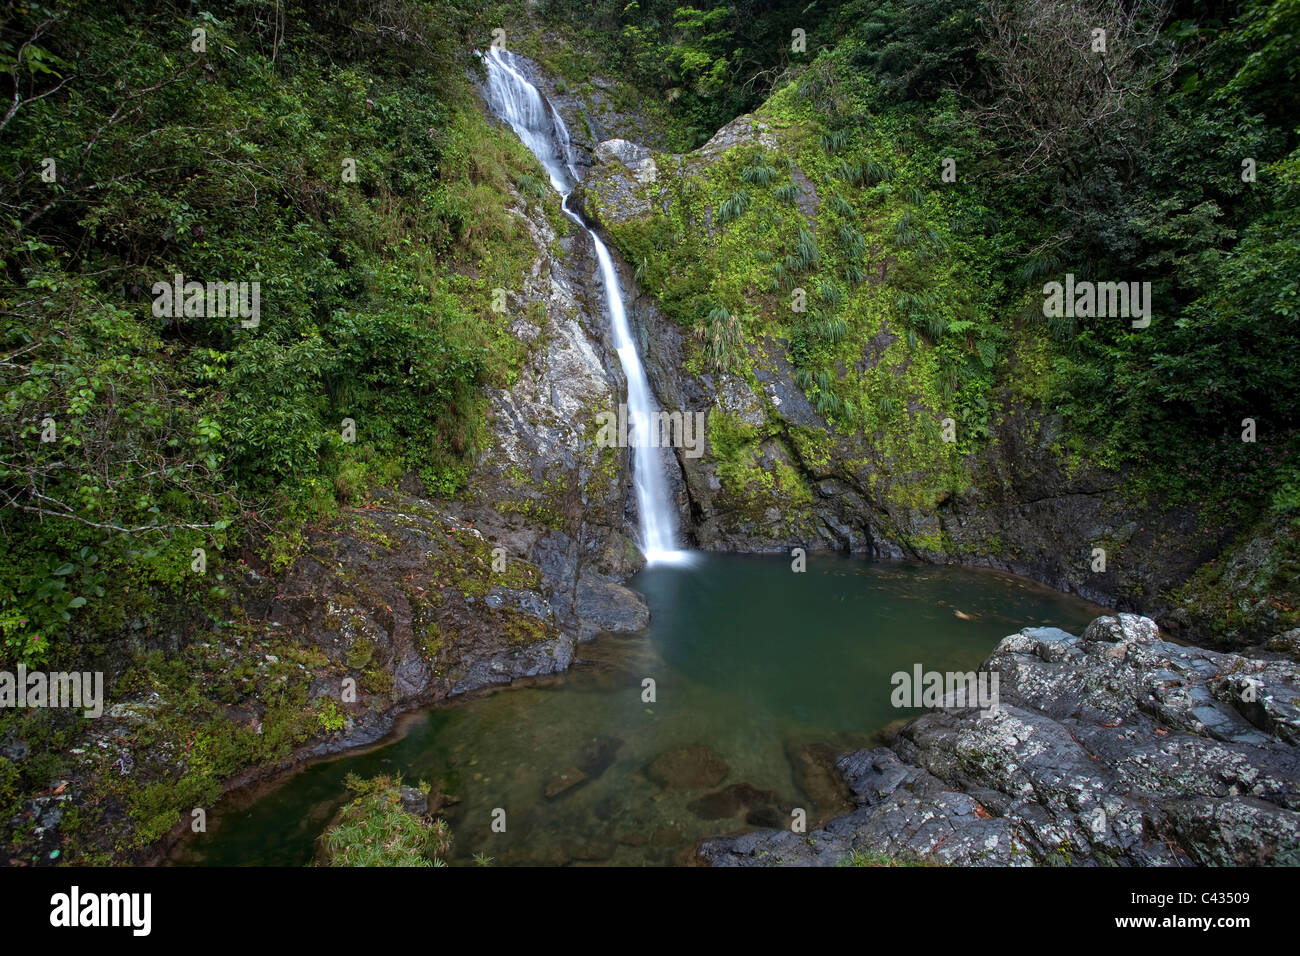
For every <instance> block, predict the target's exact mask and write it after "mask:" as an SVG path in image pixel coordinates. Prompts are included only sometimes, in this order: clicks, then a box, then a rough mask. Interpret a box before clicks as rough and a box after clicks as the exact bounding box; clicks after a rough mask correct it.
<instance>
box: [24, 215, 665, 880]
mask: <svg viewBox="0 0 1300 956" xmlns="http://www.w3.org/2000/svg"><path fill="white" fill-rule="evenodd" d="M515 199H516V206H515V208H514V212H515V214H516V215H517V216H518V217H519V219H520V221H521V223H522V224H523V225H524V226H525V228H527V230H528V232H529V235H530V236H531V237H532V240H533V244H534V248H535V256H534V258H533V260H532V263H531V265H530V267H529V269H528V273H527V275H526V276H525V277H524V282H523V285H522V289H521V291H520V292H519V294H518V296H517V297H515V298H514V299H512V300H511V301H510V302H509V303H508V307H509V309H510V311H511V314H513V315H515V316H516V319H515V322H514V325H513V327H512V329H511V331H512V333H513V334H514V335H515V336H516V337H517V338H518V339H519V340H520V341H522V342H524V343H526V344H527V346H528V349H529V351H528V354H527V357H526V358H525V360H524V361H523V362H522V365H521V367H520V368H519V371H518V375H517V377H516V379H515V380H514V381H513V382H511V383H509V384H508V385H507V386H505V387H500V388H495V389H493V390H492V391H491V393H490V395H489V400H490V407H491V412H490V421H489V441H488V442H487V445H486V447H485V448H484V450H483V451H482V452H481V453H480V454H479V456H478V458H477V460H476V462H475V465H474V468H473V471H472V474H471V476H470V480H469V484H468V488H467V490H466V491H465V493H464V494H462V495H460V496H458V497H457V498H456V499H455V500H433V499H432V498H431V497H430V496H429V494H428V492H427V490H426V489H425V488H423V486H421V485H420V483H419V482H418V481H417V480H415V479H414V478H408V479H407V483H406V484H405V486H404V487H403V488H402V489H401V490H396V491H374V492H372V493H371V494H370V495H369V496H368V497H367V499H366V500H365V501H364V502H361V503H358V504H357V505H356V506H354V507H350V508H345V509H343V511H342V513H341V514H339V515H338V516H337V518H335V519H333V520H331V521H328V522H326V523H323V524H322V525H320V526H317V527H314V528H310V529H305V534H304V546H303V548H302V551H301V553H300V555H299V556H298V558H297V559H296V560H295V561H294V562H293V563H292V565H291V566H290V567H288V568H287V569H286V570H285V571H284V572H283V573H281V574H276V575H271V574H270V573H268V571H267V569H266V568H265V567H263V566H261V563H260V562H259V561H258V560H257V559H256V558H254V557H253V556H251V555H250V556H249V558H250V559H252V560H251V561H250V566H248V567H246V568H245V569H244V570H243V573H242V579H241V580H239V581H238V582H233V583H235V584H236V587H234V588H233V589H232V599H231V602H230V606H228V607H225V608H221V609H216V608H210V609H207V610H208V611H209V612H210V613H211V614H212V618H211V619H210V620H208V619H205V618H204V617H203V611H204V609H203V608H201V607H199V606H197V605H196V606H195V607H194V608H191V609H189V610H190V611H192V613H189V614H188V616H187V617H185V619H184V620H182V619H180V618H181V617H184V615H180V614H179V613H178V615H177V620H161V619H160V620H156V621H150V622H145V621H141V622H138V624H133V625H132V626H131V627H129V628H128V629H127V630H126V631H124V632H123V633H122V634H120V635H115V636H110V637H109V639H108V640H107V641H106V642H105V646H104V652H103V654H102V655H101V656H102V661H101V662H100V663H98V664H97V665H96V666H100V667H103V669H104V670H105V671H106V672H107V673H106V683H107V685H108V686H109V687H114V686H117V688H118V689H117V692H116V693H114V694H113V696H112V699H111V700H110V701H109V702H108V704H109V707H108V711H107V713H106V717H105V720H104V722H103V723H100V724H87V725H85V726H84V727H83V728H81V729H79V730H77V731H76V732H75V733H69V738H68V739H69V741H70V743H69V745H68V747H69V749H70V754H69V755H68V756H69V759H68V760H67V764H68V766H69V767H70V770H69V771H68V773H67V775H66V776H65V777H64V778H62V779H60V780H57V781H55V782H54V784H52V785H51V787H50V792H47V793H44V794H41V795H37V796H34V797H33V798H32V799H30V800H28V801H26V803H25V804H24V807H23V812H22V813H21V814H20V815H19V816H18V817H16V818H15V819H14V820H12V821H8V822H9V824H10V827H11V829H12V830H14V832H18V831H21V832H23V833H24V834H25V836H23V837H21V838H17V839H15V841H14V845H15V846H19V845H21V846H22V847H23V850H22V852H23V854H24V855H30V857H31V859H32V860H51V859H55V857H56V856H57V855H58V854H59V853H60V852H62V853H63V854H64V857H63V858H64V859H72V860H76V859H79V858H84V855H94V856H98V855H99V854H108V855H110V856H111V857H112V858H116V859H132V860H135V861H137V862H138V861H141V860H147V859H156V858H157V856H158V854H159V853H161V852H164V851H166V850H167V848H168V846H169V844H170V843H171V841H173V840H175V839H177V838H179V837H180V836H181V835H183V833H184V832H188V821H189V819H190V817H189V814H190V813H191V809H192V808H194V807H211V805H212V803H213V802H214V801H215V799H216V797H217V796H218V795H219V794H220V792H221V791H222V790H224V789H230V788H232V787H237V786H240V785H243V784H246V783H249V782H252V781H254V780H256V779H258V778H259V777H262V776H265V775H267V774H269V773H273V772H275V771H276V770H279V769H282V768H284V767H286V766H289V765H291V764H294V763H297V762H300V761H302V760H305V759H310V758H313V757H318V756H323V755H327V754H330V753H335V752H338V751H341V750H344V749H347V748H350V747H356V746H360V745H364V744H368V743H371V742H373V741H375V740H378V739H379V738H380V737H382V736H384V735H385V734H386V733H388V732H389V731H391V730H392V728H393V726H394V721H395V718H396V717H397V716H398V715H399V714H401V713H403V712H405V711H409V710H412V709H414V708H416V707H419V706H423V705H427V704H430V703H433V702H436V701H438V700H441V699H444V698H446V697H449V696H454V695H458V694H462V693H466V692H470V691H474V690H477V689H481V688H485V687H488V686H491V685H494V684H501V683H506V682H509V681H512V680H515V679H519V678H527V677H539V676H543V675H547V674H552V673H555V672H558V671H562V670H564V669H566V668H568V667H569V666H570V664H571V662H572V660H573V658H574V656H575V648H576V646H577V644H578V643H579V642H580V641H583V640H588V639H590V638H592V637H594V636H595V635H597V634H599V633H603V632H630V631H638V630H640V629H642V628H644V627H645V626H646V624H647V623H648V621H649V610H648V609H647V607H646V604H645V601H644V599H643V598H642V597H641V596H640V595H639V594H637V593H635V592H633V591H631V590H629V589H628V588H626V587H624V586H623V584H622V582H623V581H624V580H625V579H626V578H627V577H628V576H630V575H631V574H632V573H634V572H635V571H636V570H638V569H639V568H640V566H641V565H642V563H643V559H642V557H641V555H640V551H639V550H638V548H637V547H636V545H635V543H634V541H633V538H632V535H633V534H634V533H635V532H634V530H633V529H634V528H635V520H634V517H633V516H632V515H631V513H630V507H631V506H630V501H631V499H632V498H633V497H634V496H633V495H632V492H631V485H630V462H629V458H628V454H627V450H625V449H614V448H601V447H599V446H598V445H597V444H596V442H595V440H594V433H595V430H596V425H595V423H596V413H597V412H598V411H603V410H611V409H616V408H617V407H618V404H619V401H620V400H621V399H620V397H621V396H622V395H623V394H624V391H625V383H624V382H623V378H622V372H621V369H620V366H619V363H618V359H617V356H616V355H615V354H614V352H613V350H612V348H611V346H610V344H609V334H608V330H607V327H606V318H605V315H604V311H603V299H602V293H601V286H600V282H599V278H598V275H597V263H596V261H595V257H594V254H593V251H592V249H591V248H590V239H589V238H588V237H587V235H586V233H585V232H581V231H579V230H576V229H575V230H573V231H572V232H571V233H570V234H568V235H557V233H556V230H555V227H554V225H553V222H555V221H559V220H560V218H561V217H558V216H555V215H551V216H547V215H546V214H545V212H544V211H543V210H539V209H538V208H537V207H536V205H535V204H534V205H530V204H529V203H527V202H525V201H524V200H523V199H522V198H521V197H519V196H516V197H515ZM554 201H556V202H558V198H556V199H555V200H554ZM554 212H555V211H554V210H552V213H554ZM258 567H260V570H258V569H257V568H258ZM141 650H144V651H155V652H163V653H165V654H166V656H167V658H168V659H169V660H172V661H176V662H178V665H177V666H176V667H175V668H162V667H157V666H153V665H151V667H150V669H149V670H147V671H145V672H141V673H138V674H136V673H133V672H132V670H131V668H132V667H133V666H134V665H133V660H134V659H135V657H136V655H137V653H138V652H140V651H141ZM36 732H38V730H37V728H35V727H33V728H32V733H33V734H35V733H36ZM39 732H40V733H48V730H40V731H39ZM196 737H197V738H199V739H201V740H205V741H206V740H222V741H225V742H226V744H224V745H223V748H224V749H223V750H222V753H221V756H220V759H219V760H215V759H211V758H209V759H207V760H206V762H205V761H196V760H195V759H194V757H193V756H192V755H191V748H192V747H193V746H194V741H195V739H196ZM32 739H33V740H34V739H35V737H34V736H33V738H32ZM34 746H36V745H35V744H34V743H32V742H31V741H29V740H28V739H25V738H19V737H12V738H6V739H5V740H0V753H3V754H4V755H6V756H7V757H10V756H11V755H12V756H13V757H14V758H15V759H17V758H26V756H27V755H28V754H29V752H30V751H31V750H32V749H33V747H34ZM73 808H75V809H77V810H79V811H80V813H79V814H78V819H79V825H78V829H77V830H76V831H73V832H68V831H67V830H66V827H65V824H64V818H65V813H66V811H68V810H69V809H73ZM51 853H54V854H55V856H51V855H50V854H51Z"/></svg>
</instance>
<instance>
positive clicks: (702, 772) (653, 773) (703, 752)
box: [646, 744, 727, 790]
mask: <svg viewBox="0 0 1300 956" xmlns="http://www.w3.org/2000/svg"><path fill="white" fill-rule="evenodd" d="M646 776H648V777H649V778H650V779H651V780H653V781H654V782H655V783H657V784H659V786H661V787H672V788H677V789H683V790H697V789H703V788H704V787H714V786H717V785H718V784H719V783H721V782H722V780H723V778H725V777H726V776H727V763H726V761H725V760H723V759H722V757H721V756H719V754H718V752H717V751H716V750H714V749H713V748H712V747H709V746H707V745H706V744H692V745H691V746H689V747H678V748H677V749H676V750H669V751H665V752H664V753H661V754H660V755H659V756H657V757H655V759H654V760H652V761H651V762H650V766H649V767H647V768H646Z"/></svg>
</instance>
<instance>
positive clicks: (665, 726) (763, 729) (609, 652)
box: [175, 555, 1102, 865]
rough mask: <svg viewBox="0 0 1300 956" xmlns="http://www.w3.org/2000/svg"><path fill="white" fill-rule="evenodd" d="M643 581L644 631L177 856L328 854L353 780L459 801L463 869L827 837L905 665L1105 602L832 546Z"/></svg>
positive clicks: (627, 859) (630, 860) (312, 773)
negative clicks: (423, 788)
mask: <svg viewBox="0 0 1300 956" xmlns="http://www.w3.org/2000/svg"><path fill="white" fill-rule="evenodd" d="M631 586H632V587H634V588H636V589H637V590H639V591H641V592H642V593H644V594H645V596H646V598H647V600H648V601H649V604H650V608H651V613H652V620H651V625H650V627H649V629H648V630H647V631H646V632H645V633H644V634H641V635H637V636H635V637H612V636H611V637H603V638H599V639H597V640H596V641H593V642H591V643H588V644H583V645H581V646H580V647H579V649H578V655H579V657H580V658H581V660H580V662H579V663H577V664H576V666H575V667H574V668H573V669H572V670H571V671H569V672H568V673H566V674H564V675H562V676H559V677H556V678H551V679H548V680H546V681H542V682H536V683H533V684H530V685H524V686H520V685H516V686H513V687H510V688H507V689H503V690H497V691H494V692H492V693H486V694H480V695H471V696H466V697H462V698H459V699H456V700H454V701H452V702H450V703H447V704H444V705H442V706H439V707H437V708H434V709H432V710H429V711H426V712H423V713H420V714H416V715H413V716H412V717H411V718H409V719H407V720H406V721H404V722H403V724H402V727H401V730H400V732H399V733H398V734H397V735H396V737H395V739H393V740H392V741H391V742H387V743H385V744H384V745H382V746H379V747H376V748H373V749H370V750H368V751H366V752H363V753H358V754H353V755H348V756H344V757H341V758H337V759H333V760H330V761H328V762H323V763H317V764H314V765H312V766H310V767H308V768H306V769H305V770H302V771H300V772H297V773H294V774H292V775H291V776H287V777H285V778H283V779H282V780H279V781H276V782H274V783H272V784H270V785H264V786H260V787H259V788H257V790H256V791H250V792H248V793H245V794H241V795H237V796H236V797H234V798H232V799H230V800H228V801H227V802H226V803H225V804H224V805H222V806H220V807H218V808H217V809H216V811H215V812H214V813H212V814H210V817H209V827H208V832H207V833H206V834H199V835H197V836H195V837H194V838H193V839H192V840H191V841H190V842H188V843H187V844H186V845H185V846H183V847H182V848H181V849H180V850H179V851H178V852H177V854H176V856H175V862H177V863H182V864H218V865H235V864H251V865H272V864H273V865H298V864H306V863H309V862H310V861H311V860H312V859H313V857H314V855H315V852H316V840H317V838H318V837H319V835H320V834H321V832H322V831H323V829H324V828H325V827H326V826H327V824H328V823H329V821H330V819H331V817H332V816H333V814H334V813H335V811H336V810H337V809H338V808H339V806H340V805H341V804H342V803H343V802H344V801H345V800H346V799H347V796H348V794H347V791H346V788H345V787H344V785H343V779H344V777H345V776H346V775H347V774H349V773H355V774H358V775H361V776H373V775H375V774H393V773H396V772H400V773H401V774H402V776H403V778H404V780H405V781H406V782H408V783H417V782H419V781H421V780H423V781H428V782H429V783H433V784H436V785H438V786H439V787H440V788H441V789H442V791H443V792H444V793H446V794H449V795H451V796H453V797H455V798H457V801H458V802H457V803H455V804H454V805H453V806H452V807H450V808H449V809H448V810H447V811H446V812H445V813H444V816H446V818H447V819H448V822H449V823H450V825H451V828H452V831H453V833H454V836H455V848H454V850H453V855H452V857H451V858H450V859H449V862H451V863H453V864H457V863H469V862H472V860H471V857H472V854H474V853H476V852H479V853H483V854H486V855H488V856H490V857H492V858H493V859H494V860H495V861H496V865H539V864H541V865H559V864H570V863H604V864H671V863H674V862H682V861H684V860H685V859H686V857H687V856H688V855H689V851H690V848H691V847H692V846H694V844H695V843H696V842H697V841H698V840H699V839H701V838H702V837H705V836H709V835H712V834H726V833H737V832H742V831H744V830H746V829H750V828H752V827H753V826H754V825H755V824H763V823H767V824H771V825H777V824H779V825H788V822H789V819H791V817H790V813H791V812H792V809H793V808H800V809H803V810H805V811H806V813H807V816H808V820H809V828H810V829H811V827H812V826H813V825H814V824H815V823H816V822H817V821H819V820H823V819H825V818H827V817H829V816H832V815H834V814H836V813H839V812H843V811H844V810H845V809H846V806H845V804H844V803H843V802H842V796H841V795H840V794H838V793H837V792H836V791H835V788H834V787H833V786H831V785H829V783H828V781H833V778H832V777H831V776H830V775H829V774H827V773H825V772H824V770H822V769H821V768H822V767H824V763H825V755H826V754H827V753H829V752H833V751H841V750H847V749H850V748H855V747H859V746H867V745H872V744H874V743H878V742H879V735H880V734H881V732H882V731H884V730H885V729H886V728H887V727H888V726H889V725H890V724H892V723H895V722H897V721H899V720H902V719H905V718H907V717H911V716H914V715H915V714H917V713H919V711H915V710H901V709H896V708H894V707H893V706H891V703H890V697H891V692H892V690H893V685H892V684H891V682H890V676H891V675H892V674H893V673H894V672H896V671H908V672H911V671H912V670H913V668H914V666H915V665H917V664H920V665H922V667H923V668H924V669H925V670H938V671H968V670H973V669H975V668H976V667H977V666H978V665H979V664H980V662H981V661H982V660H983V659H984V658H985V657H986V656H987V655H988V653H989V651H990V650H991V649H992V648H993V646H994V645H995V644H996V643H997V641H998V640H999V639H1000V638H1002V637H1004V636H1005V635H1007V634H1011V633H1014V632H1015V631H1017V630H1019V629H1020V628H1022V627H1026V626H1031V625H1035V626H1036V625H1046V624H1051V625H1056V626H1059V627H1063V628H1065V629H1066V630H1069V631H1073V632H1075V633H1077V632H1078V630H1079V629H1081V628H1082V627H1083V626H1084V625H1086V624H1087V623H1088V621H1090V620H1091V619H1092V618H1093V617H1095V616H1096V615H1097V614H1099V613H1102V610H1101V609H1100V608H1098V607H1096V606H1095V605H1092V604H1089V603H1087V602H1084V601H1081V600H1079V599H1077V598H1074V597H1070V596H1068V595H1062V594H1058V593H1056V592H1054V591H1051V590H1049V589H1046V588H1043V587H1040V586H1038V585H1035V584H1032V583H1029V582H1026V581H1023V580H1020V579H1017V578H1014V577H1011V576H1009V575H1002V574H997V573H993V572H986V571H976V570H969V569H960V568H948V567H933V566H928V565H915V564H908V563H899V562H869V561H864V560H862V559H859V558H847V557H839V556H831V555H811V556H809V558H808V565H807V571H806V572H804V573H794V572H793V571H792V570H791V565H790V561H789V559H787V558H784V557H761V556H737V555H699V556H697V559H696V561H695V563H693V564H691V565H689V566H684V567H679V566H663V567H653V568H650V569H647V570H646V571H644V572H642V573H641V574H640V575H639V576H638V577H637V578H635V579H634V580H633V581H632V582H631ZM647 678H649V679H651V680H653V681H654V695H655V700H654V701H653V702H647V701H646V700H644V699H643V697H644V695H645V693H646V691H645V689H644V681H645V680H646V679H647ZM675 751H677V752H678V753H677V754H676V755H675V756H672V757H669V758H664V757H663V755H665V754H673V752H675ZM657 758H661V759H659V762H658V763H656V759H657ZM737 785H743V786H737ZM728 788H730V789H728ZM548 794H549V795H548ZM498 809H500V810H504V811H505V832H503V833H502V832H494V831H493V829H492V821H493V815H494V811H496V810H498ZM498 816H499V815H498Z"/></svg>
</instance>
